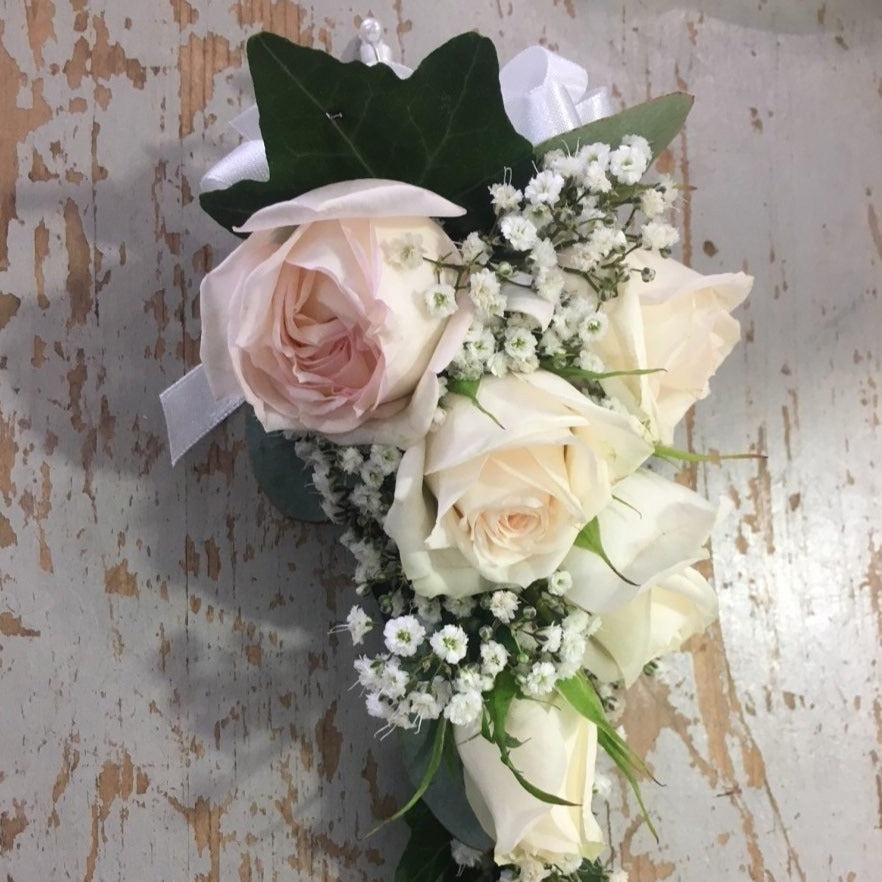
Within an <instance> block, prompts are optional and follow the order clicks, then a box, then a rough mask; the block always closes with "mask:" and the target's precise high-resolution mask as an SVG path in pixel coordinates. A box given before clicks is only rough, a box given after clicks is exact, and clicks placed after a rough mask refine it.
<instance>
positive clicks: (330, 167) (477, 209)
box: [201, 33, 532, 228]
mask: <svg viewBox="0 0 882 882" xmlns="http://www.w3.org/2000/svg"><path fill="white" fill-rule="evenodd" d="M248 63H249V66H250V68H251V77H252V79H253V81H254V92H255V96H256V99H257V105H258V109H259V112H260V129H261V134H262V136H263V140H264V145H265V147H266V154H267V161H268V163H269V172H270V176H269V181H266V182H258V181H242V182H240V183H237V184H234V185H233V186H232V187H230V188H229V189H227V190H224V191H214V192H209V193H206V194H203V196H202V198H201V201H202V207H203V208H204V209H205V211H207V212H208V213H209V214H210V215H211V216H212V217H214V218H215V219H216V220H217V221H218V222H220V223H221V224H223V225H224V226H226V227H228V228H229V227H231V226H232V225H234V224H239V223H241V222H242V221H244V220H245V219H246V218H247V217H248V215H250V214H251V213H253V211H254V210H255V209H256V208H259V207H262V206H265V205H270V204H273V203H276V202H280V201H284V200H287V199H292V198H294V197H295V196H299V195H300V194H301V193H305V192H307V191H309V190H313V189H315V188H317V187H322V186H324V185H326V184H332V183H336V182H338V181H348V180H354V179H358V178H386V179H391V180H396V181H404V182H406V183H409V184H415V185H417V186H420V187H424V188H425V189H427V190H432V191H433V192H435V193H438V194H439V195H441V196H444V197H445V198H447V199H449V200H450V201H452V202H455V203H456V204H458V205H461V206H462V207H464V208H465V209H466V210H467V212H469V213H474V214H475V215H476V216H477V215H479V214H480V215H481V216H483V217H486V212H487V210H488V206H489V200H490V197H489V194H488V192H487V189H486V187H485V186H482V185H483V184H484V183H486V182H488V181H491V180H497V179H498V180H501V179H502V174H503V170H504V169H505V167H507V166H512V165H513V164H523V163H524V162H525V161H527V160H529V158H530V156H531V153H532V146H531V145H530V142H529V141H527V140H526V139H525V138H523V137H522V136H521V135H519V134H518V133H517V132H516V131H515V129H514V127H513V126H512V124H511V122H510V121H509V119H508V116H507V115H506V113H505V108H504V106H503V103H502V92H501V88H500V85H499V62H498V60H497V57H496V49H495V47H494V46H493V43H492V41H490V40H488V39H486V38H485V37H480V36H478V35H477V34H473V33H468V34H461V35H460V36H458V37H454V38H453V39H452V40H449V41H448V42H447V43H445V44H444V45H442V46H440V47H439V48H438V49H436V50H435V51H434V52H432V53H431V54H430V55H428V56H427V57H426V58H425V60H424V61H423V62H422V64H420V66H419V67H418V68H417V69H416V70H415V71H414V72H413V74H412V75H411V76H410V77H409V78H407V79H404V80H400V79H399V78H398V77H397V76H396V75H395V73H394V72H393V71H392V69H391V68H389V67H388V66H386V65H384V64H377V65H373V66H371V67H368V66H366V65H364V64H363V63H362V62H360V61H351V62H346V63H344V62H341V61H338V60H337V59H335V58H333V57H332V56H331V55H329V54H327V53H326V52H323V51H320V50H317V49H311V48H309V47H306V46H298V45H296V44H294V43H291V42H289V41H288V40H286V39H285V38H284V37H280V36H278V35H275V34H267V33H263V34H257V35H256V36H254V37H251V39H250V40H249V41H248ZM460 225H462V223H461V222H460ZM466 226H468V223H466Z"/></svg>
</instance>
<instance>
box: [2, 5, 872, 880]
mask: <svg viewBox="0 0 882 882" xmlns="http://www.w3.org/2000/svg"><path fill="white" fill-rule="evenodd" d="M2 9H3V15H2V20H0V120H2V122H0V182H2V190H0V368H2V372H0V381H2V382H0V388H2V393H0V394H2V397H0V499H2V505H0V869H2V871H3V875H4V876H5V878H6V879H7V882H30V880H56V879H58V880H61V879H73V880H82V882H90V880H110V879H127V880H136V879H157V880H194V882H196V880H199V882H208V880H210V882H220V880H238V882H269V880H274V882H275V880H279V882H282V880H293V882H300V880H303V882H306V880H309V882H317V880H321V882H332V880H346V882H355V880H378V882H385V880H390V879H391V878H392V868H393V867H394V864H395V860H396V858H397V853H398V851H399V850H400V848H401V845H402V843H403V838H402V836H403V833H402V831H401V830H387V831H384V832H382V833H380V834H378V835H376V836H374V837H371V838H367V839H366V838H365V834H366V833H367V831H368V830H369V829H370V828H371V827H372V826H373V825H374V823H375V821H376V819H377V818H379V817H382V816H383V815H384V814H387V813H388V812H389V811H390V810H391V809H392V808H393V807H394V805H395V804H396V803H395V800H396V798H397V797H398V796H400V795H401V794H402V793H403V792H404V790H405V789H406V788H405V786H404V784H403V782H402V781H401V767H400V765H399V762H398V760H397V757H396V753H395V747H394V744H392V743H391V742H383V741H378V740H374V739H371V738H370V737H369V732H370V729H371V727H370V724H369V722H368V721H367V718H366V716H365V715H364V713H363V709H362V706H361V700H360V698H359V696H358V695H357V693H356V692H354V691H350V689H349V686H350V684H351V682H352V680H353V676H352V672H351V663H352V659H353V652H352V649H351V647H349V646H347V645H346V644H347V642H348V641H342V640H341V641H339V645H338V641H337V639H336V638H335V637H333V636H331V637H329V636H328V631H329V628H330V627H331V626H332V625H333V624H334V623H335V622H336V621H338V620H339V619H340V618H341V617H342V616H343V615H345V612H346V610H348V608H349V605H350V604H351V602H352V591H351V586H350V585H349V582H348V580H347V573H348V571H349V561H348V560H347V558H346V555H345V553H344V552H342V551H338V550H337V549H336V548H335V545H334V536H335V534H334V532H333V530H331V529H330V528H316V527H311V526H303V525H297V524H292V523H287V522H285V521H283V520H282V519H281V518H280V517H278V516H277V515H276V514H275V513H274V512H273V511H272V509H271V508H270V506H269V505H268V504H267V503H266V501H265V500H263V499H262V498H261V497H260V495H259V493H258V492H257V490H256V487H255V484H254V481H253V479H252V477H251V475H250V472H249V468H248V463H247V457H246V454H245V452H244V449H243V440H242V439H243V422H242V419H241V416H236V417H234V418H233V419H231V420H230V421H229V422H228V423H227V424H226V425H225V426H223V427H221V428H220V429H218V430H216V431H215V432H214V433H213V434H212V435H211V436H210V437H209V438H208V439H206V440H205V441H203V442H202V443H201V444H200V445H199V446H198V447H197V448H196V449H195V451H194V452H193V453H191V455H190V456H189V457H188V458H187V460H186V461H185V462H184V463H182V464H181V465H179V466H178V467H177V468H176V469H175V470H172V468H171V467H170V465H169V463H168V459H167V452H166V448H165V442H164V440H163V424H162V419H161V413H160V408H159V402H158V399H157V396H158V393H159V392H160V391H161V390H162V389H163V388H164V387H165V386H167V385H169V384H170V383H171V382H173V381H174V380H176V379H177V378H178V377H180V376H181V375H182V374H183V373H184V371H185V370H186V369H187V368H188V367H190V366H192V365H193V364H194V363H195V362H196V360H197V352H198V338H199V317H198V304H197V292H198V285H199V280H200V278H201V277H202V275H203V274H204V272H205V271H206V270H207V269H209V268H211V267H212V266H213V265H215V264H216V263H217V262H218V261H219V259H221V258H222V256H223V255H224V254H226V253H227V252H228V250H229V249H230V248H231V247H232V246H233V245H234V240H233V239H232V237H230V236H229V235H227V234H226V233H224V232H223V231H221V230H219V229H218V228H216V227H214V226H213V225H212V222H211V221H210V220H209V219H208V218H206V217H204V216H203V215H202V214H201V213H200V211H199V209H198V205H197V202H196V200H195V198H194V194H195V192H196V187H197V184H198V180H199V178H200V176H201V174H202V173H203V171H204V170H205V169H206V168H207V167H208V165H210V164H211V163H212V162H213V161H215V160H216V159H218V158H219V157H220V156H221V155H222V153H223V152H224V151H225V150H227V149H229V148H230V147H231V146H233V145H234V144H235V143H236V139H235V136H234V135H233V133H232V132H231V131H230V129H228V128H227V126H226V123H227V121H228V120H229V119H230V118H232V117H233V116H234V115H235V114H236V113H237V112H238V111H239V110H240V109H241V108H243V107H244V106H245V105H247V104H248V103H249V102H250V100H251V99H250V92H249V81H248V77H247V74H246V72H245V71H244V70H243V42H244V40H245V38H246V37H247V36H248V35H249V34H251V33H254V32H256V31H257V30H260V29H268V30H273V31H276V32H278V33H282V34H285V35H286V36H288V37H290V38H292V39H295V40H297V41H299V42H302V43H305V44H310V45H315V46H319V47H323V48H326V49H327V50H329V51H332V52H334V53H337V54H340V53H341V52H342V51H343V50H344V48H345V47H346V46H347V44H348V43H349V42H350V40H351V39H352V37H353V35H354V33H355V28H356V26H357V23H358V21H359V20H360V19H359V15H360V14H367V13H368V12H372V13H373V14H374V15H376V16H378V17H379V18H380V19H381V20H382V21H383V22H384V24H385V25H386V26H387V29H388V34H389V36H388V37H387V39H388V40H389V42H390V44H391V45H392V47H393V49H394V50H395V52H396V53H397V54H398V55H399V57H400V58H401V59H402V60H403V61H404V62H405V63H410V64H415V63H417V62H418V61H419V60H420V59H421V58H422V57H423V56H424V55H425V54H426V53H427V52H428V51H429V50H430V49H432V48H433V47H434V46H436V45H437V44H438V43H439V42H441V41H442V40H443V39H444V38H446V37H448V36H452V35H453V34H454V33H455V32H456V31H458V30H462V29H465V28H467V27H474V28H477V29H479V30H480V31H481V32H482V33H484V34H486V35H488V36H490V37H492V38H493V39H494V40H495V41H496V42H497V46H498V49H499V53H500V56H501V58H502V60H507V59H508V58H510V57H512V56H513V55H514V54H515V53H516V52H517V51H518V50H520V49H522V48H524V47H525V46H527V45H529V44H531V43H533V42H537V41H540V42H542V43H545V44H546V45H548V46H549V47H550V48H552V49H556V50H558V51H559V52H561V53H562V54H563V55H565V56H568V57H571V58H574V59H578V60H580V61H581V62H582V63H583V64H584V65H585V66H586V67H587V68H588V70H589V72H590V74H591V76H592V78H593V79H594V80H595V81H596V82H608V83H609V84H610V85H611V86H612V88H613V90H614V95H615V98H616V100H617V101H618V102H620V103H621V104H622V105H623V106H624V105H626V104H629V103H634V102H637V101H639V100H642V99H644V98H646V97H649V96H653V95H659V94H662V93H664V92H666V91H670V90H673V89H675V88H681V89H686V90H688V91H690V92H693V93H694V94H695V95H696V99H697V100H696V107H695V110H694V112H693V114H692V116H691V117H690V121H689V124H688V128H687V130H686V133H685V134H684V135H682V136H681V137H680V138H679V139H678V140H677V141H676V142H675V144H674V146H673V149H672V150H671V151H669V153H668V154H667V155H666V157H665V162H666V164H667V165H668V167H669V168H670V170H671V171H673V172H674V173H675V174H676V175H678V176H679V177H681V178H682V179H683V180H684V181H685V182H686V183H687V184H688V185H690V186H691V187H694V188H695V189H694V190H690V191H689V194H688V197H687V199H686V202H685V205H684V207H683V211H682V213H681V217H680V222H681V229H682V232H683V240H684V242H683V255H684V257H685V259H686V261H687V262H691V263H692V264H693V265H694V266H695V267H696V268H698V269H701V270H703V271H715V270H722V269H737V268H740V267H743V268H745V269H746V270H748V271H750V272H752V273H753V274H754V275H755V276H756V287H755V290H754V293H753V295H752V298H751V300H750V302H749V303H748V304H747V305H746V306H745V307H743V308H742V309H741V311H740V315H739V317H740V318H741V319H742V322H743V327H744V331H745V338H746V339H745V341H744V344H743V345H742V346H741V348H740V349H739V350H737V352H736V353H735V355H733V357H732V358H731V359H730V361H729V362H727V364H726V365H725V366H724V368H723V370H722V371H721V373H720V374H719V375H718V377H717V378H716V381H715V383H714V395H713V396H712V398H710V399H709V400H707V401H706V402H704V403H702V404H701V406H700V407H699V408H698V409H697V411H696V413H695V415H694V418H693V419H691V420H690V422H689V425H688V437H684V441H687V440H688V441H689V442H690V443H691V444H693V445H694V446H695V448H696V449H706V448H709V447H713V448H717V449H721V450H745V449H750V450H755V451H758V452H762V453H765V454H766V455H767V458H766V459H765V460H756V461H752V462H749V463H747V464H745V463H743V462H741V463H729V464H727V465H724V466H722V467H707V468H704V467H702V468H699V469H696V470H695V473H694V476H693V477H694V478H695V480H696V482H697V484H698V486H699V487H700V488H702V489H705V490H707V492H708V493H709V494H711V495H713V496H717V495H724V496H728V497H729V498H731V500H732V502H733V504H734V513H733V515H732V517H731V518H730V519H729V521H728V522H727V523H726V524H724V525H723V526H722V527H721V528H720V529H719V530H718V532H717V533H716V535H715V538H714V541H713V566H714V573H715V580H716V584H717V586H718V588H719V592H720V597H721V617H720V623H719V625H718V626H717V627H715V628H713V629H712V630H711V631H710V632H709V634H708V636H707V637H705V638H702V639H696V640H694V641H693V643H692V645H691V647H690V648H691V651H690V652H689V653H686V654H683V655H680V656H677V657H675V658H673V659H672V660H671V661H670V662H669V663H667V664H666V665H665V667H664V670H663V672H662V674H661V676H660V677H659V679H658V681H657V682H655V683H653V684H650V685H648V686H647V685H643V686H640V687H638V688H637V689H635V690H634V693H633V695H632V697H631V700H630V705H629V710H628V715H627V718H626V720H625V725H626V728H627V731H628V734H629V736H630V737H631V738H632V739H633V741H634V743H635V744H636V745H637V747H638V748H639V750H640V751H641V752H643V753H645V754H646V755H647V756H648V758H649V759H650V760H651V762H652V763H653V765H654V766H655V769H656V771H657V775H658V777H659V779H660V780H661V781H663V782H664V784H665V785H666V786H664V787H655V786H652V785H650V786H649V787H648V789H647V796H648V799H649V802H650V804H651V806H652V809H653V811H654V813H655V815H656V817H657V818H658V819H660V824H659V826H660V832H661V843H660V844H658V845H656V844H655V843H654V842H653V840H652V839H651V837H650V836H649V834H648V833H647V831H646V828H645V827H644V826H643V825H641V824H639V820H638V815H637V813H636V811H635V806H634V804H633V802H632V800H631V799H630V798H629V797H628V795H627V793H626V792H625V789H624V788H622V787H621V786H619V785H618V784H617V783H614V785H613V790H612V794H611V797H610V804H609V809H605V808H604V809H602V810H601V811H600V816H601V820H602V823H603V825H604V827H605V828H607V829H608V832H609V840H610V843H611V845H612V848H613V852H614V854H613V857H614V859H615V861H616V862H621V863H622V864H623V865H624V867H625V868H626V869H627V870H628V871H629V873H630V878H631V880H632V882H656V880H663V879H676V880H683V882H705V880H742V879H750V880H755V882H761V880H762V882H783V880H791V879H792V880H801V882H806V880H807V882H815V880H830V882H834V880H835V882H856V880H861V882H872V880H875V879H878V878H879V866H880V861H882V770H880V754H882V687H880V672H879V667H880V664H879V663H880V660H882V650H880V637H882V517H880V515H882V512H880V498H882V480H880V461H879V460H880V454H882V447H880V435H882V432H880V427H879V401H878V395H879V391H878V383H879V381H880V369H879V368H880V365H879V362H880V331H882V307H880V300H879V286H880V278H882V276H880V270H882V221H880V217H882V173H880V171H879V156H880V152H882V7H880V5H879V3H878V0H827V2H822V0H812V2H810V0H773V2H770V0H751V2H734V0H705V2H703V3H695V2H692V3H689V2H685V3H684V2H675V0H652V2H648V0H644V2H640V0H604V2H600V0H596V2H591V3H589V2H586V0H560V2H558V0H535V2H526V0H516V2H497V0H492V2H491V0H469V2H466V0H460V2H441V3H438V4H429V3H426V2H418V0H394V2H386V0H380V2H374V3H373V4H372V5H371V6H370V7H369V8H367V7H366V8H363V9H362V8H358V7H357V6H356V7H353V6H351V5H348V4H343V3H341V2H338V0H329V2H325V3H316V4H314V5H303V6H298V5H296V4H294V3H287V2H282V0H240V2H235V0H202V2H193V3H189V2H187V0H154V2H136V0H113V2H111V0H92V2H86V0H27V2H21V0H4V2H3V4H2Z"/></svg>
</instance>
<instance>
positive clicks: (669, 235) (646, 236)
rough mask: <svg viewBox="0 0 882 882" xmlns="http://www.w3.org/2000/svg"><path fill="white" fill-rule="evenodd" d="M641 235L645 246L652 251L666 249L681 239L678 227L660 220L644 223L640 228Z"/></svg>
mask: <svg viewBox="0 0 882 882" xmlns="http://www.w3.org/2000/svg"><path fill="white" fill-rule="evenodd" d="M640 235H641V237H642V239H643V247H644V248H647V249H648V250H650V251H664V250H665V249H666V248H670V247H671V246H673V245H676V244H677V242H679V241H680V234H679V233H678V232H677V229H676V227H672V226H671V225H670V224H664V223H659V222H658V221H650V222H649V223H647V224H644V225H643V226H642V227H641V228H640Z"/></svg>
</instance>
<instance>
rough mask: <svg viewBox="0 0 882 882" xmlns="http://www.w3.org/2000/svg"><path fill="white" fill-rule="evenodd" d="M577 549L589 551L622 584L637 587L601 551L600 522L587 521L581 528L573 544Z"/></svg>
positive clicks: (595, 519) (596, 520) (595, 520)
mask: <svg viewBox="0 0 882 882" xmlns="http://www.w3.org/2000/svg"><path fill="white" fill-rule="evenodd" d="M573 545H575V546H576V547H577V548H584V549H585V551H591V552H593V553H594V554H596V555H597V556H598V557H599V558H600V559H601V560H602V561H603V562H604V563H605V564H606V565H607V566H608V567H609V568H610V569H611V570H612V571H613V572H614V573H615V574H616V575H617V576H618V577H619V578H620V579H621V580H622V581H623V582H627V583H628V584H629V585H633V586H634V587H635V588H636V587H637V583H636V582H632V581H631V580H630V579H629V578H628V577H627V576H624V575H622V573H620V572H619V571H618V570H617V569H616V568H615V566H614V565H613V562H612V561H611V560H610V559H609V557H608V556H607V553H606V552H605V551H604V550H603V542H602V541H601V539H600V521H598V519H597V518H594V520H591V521H589V522H588V523H587V524H585V526H584V527H582V529H581V531H580V532H579V535H578V536H576V541H575V542H574V543H573Z"/></svg>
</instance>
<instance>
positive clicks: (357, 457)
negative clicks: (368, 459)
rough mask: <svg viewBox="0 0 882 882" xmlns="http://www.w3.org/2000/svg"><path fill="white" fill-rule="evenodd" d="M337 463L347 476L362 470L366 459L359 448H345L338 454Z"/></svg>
mask: <svg viewBox="0 0 882 882" xmlns="http://www.w3.org/2000/svg"><path fill="white" fill-rule="evenodd" d="M337 462H338V463H339V464H340V468H341V469H343V471H344V472H346V474H347V475H353V474H355V472H357V471H358V470H359V469H360V468H361V464H362V463H363V462H364V457H363V456H362V455H361V451H360V450H359V449H358V448H357V447H343V448H342V449H341V450H340V452H339V453H338V454H337Z"/></svg>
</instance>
